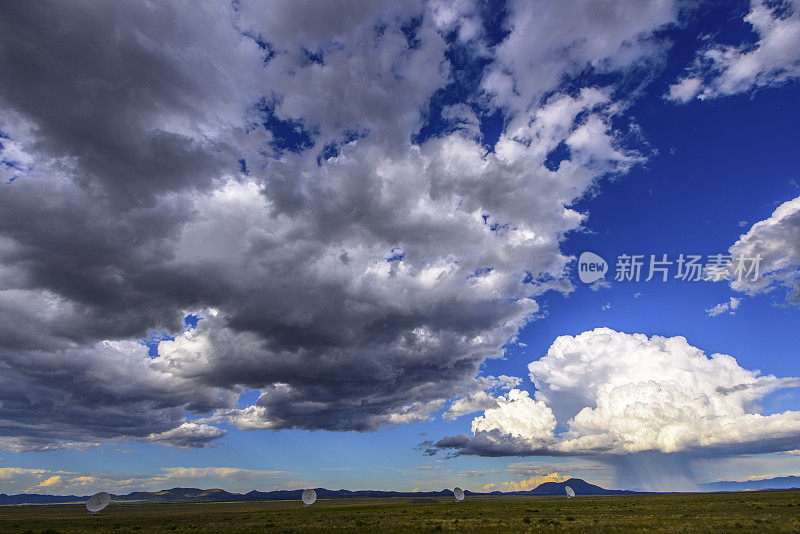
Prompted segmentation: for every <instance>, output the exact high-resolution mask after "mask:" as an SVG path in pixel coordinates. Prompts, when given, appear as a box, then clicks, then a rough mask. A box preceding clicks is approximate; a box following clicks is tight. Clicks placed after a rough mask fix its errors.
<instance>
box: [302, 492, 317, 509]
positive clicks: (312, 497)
mask: <svg viewBox="0 0 800 534" xmlns="http://www.w3.org/2000/svg"><path fill="white" fill-rule="evenodd" d="M316 500H317V492H316V491H314V490H313V489H307V490H305V491H304V492H303V504H305V505H306V506H311V505H312V504H314V501H316Z"/></svg>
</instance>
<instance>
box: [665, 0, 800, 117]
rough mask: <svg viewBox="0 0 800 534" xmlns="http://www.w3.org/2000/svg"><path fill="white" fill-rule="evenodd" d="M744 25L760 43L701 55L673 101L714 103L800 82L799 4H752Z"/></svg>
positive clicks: (761, 0) (674, 90) (759, 0)
mask: <svg viewBox="0 0 800 534" xmlns="http://www.w3.org/2000/svg"><path fill="white" fill-rule="evenodd" d="M744 21H745V22H746V23H748V24H749V25H750V26H751V27H752V30H753V32H754V33H755V35H756V36H757V40H756V41H755V42H753V43H743V44H741V45H712V46H710V47H708V48H707V49H705V50H703V51H702V52H700V53H698V56H697V59H696V60H695V63H694V65H693V66H692V67H691V68H690V69H688V72H687V74H686V75H685V76H683V77H682V78H680V79H679V80H678V81H677V82H676V83H674V84H673V85H671V86H670V88H669V92H668V94H667V98H668V99H670V100H674V101H676V102H681V103H683V102H688V101H689V100H692V99H694V98H699V99H701V100H705V99H712V98H718V97H721V96H727V95H733V94H737V93H743V92H746V91H750V90H755V89H759V88H763V87H770V86H776V85H781V84H783V83H786V82H789V81H791V80H796V79H797V78H800V3H798V2H797V0H786V1H783V2H768V1H765V0H752V1H751V2H750V11H749V12H748V13H747V15H746V16H745V17H744Z"/></svg>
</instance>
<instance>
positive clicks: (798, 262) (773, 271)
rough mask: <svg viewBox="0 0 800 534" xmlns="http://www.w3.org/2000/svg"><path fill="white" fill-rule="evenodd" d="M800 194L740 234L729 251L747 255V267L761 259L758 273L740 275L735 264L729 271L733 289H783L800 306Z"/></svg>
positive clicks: (750, 291)
mask: <svg viewBox="0 0 800 534" xmlns="http://www.w3.org/2000/svg"><path fill="white" fill-rule="evenodd" d="M799 235H800V197H797V198H795V199H793V200H788V201H786V202H784V203H783V204H781V205H780V206H778V207H777V209H775V211H774V212H773V213H772V215H771V216H770V217H769V218H767V219H765V220H763V221H759V222H757V223H755V224H754V225H753V226H752V227H751V228H750V230H748V232H747V233H746V234H744V235H742V236H740V237H739V239H738V241H736V243H734V244H733V245H732V246H731V247H730V248H729V249H728V252H729V253H730V254H731V255H732V256H733V257H734V258H746V259H748V262H747V264H746V266H745V267H746V268H747V269H748V270H749V268H750V267H751V265H752V263H753V262H752V260H753V259H756V258H759V257H760V261H759V262H758V273H755V272H754V273H753V274H752V275H751V274H749V273H748V270H744V271H743V272H742V276H738V275H737V273H736V272H735V269H736V267H737V265H736V264H734V265H733V266H732V272H731V273H730V274H731V276H730V279H731V282H730V285H731V288H733V289H735V290H737V291H741V292H743V293H746V294H748V295H757V294H762V293H769V292H772V291H775V290H784V291H785V293H786V300H787V302H789V303H791V304H794V305H800V239H798V236H799Z"/></svg>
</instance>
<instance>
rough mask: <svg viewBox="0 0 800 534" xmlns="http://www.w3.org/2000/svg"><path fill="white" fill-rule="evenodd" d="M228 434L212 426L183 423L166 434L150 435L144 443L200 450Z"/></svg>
mask: <svg viewBox="0 0 800 534" xmlns="http://www.w3.org/2000/svg"><path fill="white" fill-rule="evenodd" d="M226 433H227V432H225V431H224V430H221V429H219V428H217V427H215V426H211V425H204V424H197V423H183V424H181V426H179V427H176V428H171V429H169V430H167V431H165V432H159V433H158V434H150V435H149V436H147V437H146V438H144V441H149V442H152V443H163V444H165V445H170V446H172V447H176V448H178V449H198V448H202V447H206V446H208V443H209V442H211V441H214V440H215V439H219V438H221V437H222V436H224V435H225V434H226Z"/></svg>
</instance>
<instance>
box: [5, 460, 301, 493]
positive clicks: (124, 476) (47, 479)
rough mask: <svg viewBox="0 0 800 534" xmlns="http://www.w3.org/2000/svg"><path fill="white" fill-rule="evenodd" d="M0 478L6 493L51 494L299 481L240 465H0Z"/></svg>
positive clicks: (278, 484) (286, 484)
mask: <svg viewBox="0 0 800 534" xmlns="http://www.w3.org/2000/svg"><path fill="white" fill-rule="evenodd" d="M0 480H2V481H3V484H4V489H5V490H6V492H7V493H47V494H50V495H68V494H74V495H88V494H92V493H95V492H97V491H101V490H102V491H109V492H111V493H114V494H125V493H130V492H132V491H157V490H162V489H165V488H169V487H174V486H176V485H181V486H184V487H185V486H187V485H195V486H199V487H202V488H209V487H224V488H225V489H228V490H229V491H238V490H242V489H245V488H246V489H248V490H249V489H253V487H254V486H253V485H254V484H257V485H258V486H257V487H258V489H267V488H274V489H284V488H292V489H294V488H295V485H298V484H299V485H302V483H301V481H300V480H298V478H297V476H296V475H295V474H293V473H291V472H288V471H268V470H259V469H242V468H236V467H162V468H161V470H160V472H159V473H156V474H153V475H147V474H131V473H117V472H108V471H106V472H91V473H80V472H70V471H54V470H49V469H31V468H19V467H3V468H0Z"/></svg>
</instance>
